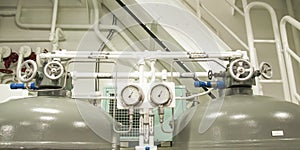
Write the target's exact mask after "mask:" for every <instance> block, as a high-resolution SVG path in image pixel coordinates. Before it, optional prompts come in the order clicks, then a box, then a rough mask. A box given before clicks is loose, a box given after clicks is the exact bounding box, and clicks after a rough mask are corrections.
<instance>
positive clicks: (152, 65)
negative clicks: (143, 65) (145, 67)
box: [150, 60, 156, 83]
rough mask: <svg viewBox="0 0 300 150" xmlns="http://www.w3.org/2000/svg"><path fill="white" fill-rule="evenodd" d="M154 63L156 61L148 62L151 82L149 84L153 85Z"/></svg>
mask: <svg viewBox="0 0 300 150" xmlns="http://www.w3.org/2000/svg"><path fill="white" fill-rule="evenodd" d="M155 61H156V60H151V61H150V69H151V71H150V72H151V80H150V83H153V82H154V81H155Z"/></svg>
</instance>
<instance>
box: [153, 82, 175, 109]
mask: <svg viewBox="0 0 300 150" xmlns="http://www.w3.org/2000/svg"><path fill="white" fill-rule="evenodd" d="M150 99H151V101H152V102H153V103H155V104H157V105H164V104H167V103H168V102H169V101H170V100H171V99H172V96H171V92H170V90H169V88H168V87H167V86H166V85H164V84H158V85H156V86H154V87H153V88H152V90H151V93H150Z"/></svg>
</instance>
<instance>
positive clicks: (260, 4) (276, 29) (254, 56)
mask: <svg viewBox="0 0 300 150" xmlns="http://www.w3.org/2000/svg"><path fill="white" fill-rule="evenodd" d="M257 6H258V7H263V8H265V9H266V10H268V12H269V13H270V16H271V21H272V27H273V32H274V38H275V41H276V50H277V55H278V56H277V57H278V62H279V68H280V74H281V79H282V80H283V81H287V80H288V78H287V72H286V67H285V62H284V56H283V54H282V45H281V39H280V34H279V27H278V24H277V23H278V21H277V17H276V13H275V11H274V9H273V8H272V7H271V6H270V5H268V4H267V3H264V2H252V3H249V4H248V5H247V6H246V8H245V24H246V30H247V38H248V45H249V50H250V51H249V53H250V60H251V63H252V64H253V65H254V67H255V69H258V68H259V65H258V60H257V53H256V49H255V47H254V36H253V30H252V26H251V19H250V10H251V8H253V7H257ZM256 85H257V86H258V89H254V90H256V91H255V92H256V93H257V94H262V89H261V85H260V83H259V82H258V81H257V80H256ZM283 92H284V98H285V100H290V98H291V97H290V90H289V85H288V83H287V82H283Z"/></svg>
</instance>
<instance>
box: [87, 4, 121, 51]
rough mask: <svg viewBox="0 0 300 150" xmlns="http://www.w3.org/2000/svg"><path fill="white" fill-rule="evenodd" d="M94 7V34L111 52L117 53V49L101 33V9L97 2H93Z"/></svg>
mask: <svg viewBox="0 0 300 150" xmlns="http://www.w3.org/2000/svg"><path fill="white" fill-rule="evenodd" d="M93 5H94V15H95V20H94V21H95V22H94V26H93V29H94V32H95V33H96V35H97V37H98V38H99V39H100V40H101V41H102V42H103V43H104V44H105V45H106V46H107V47H108V48H109V49H110V50H111V51H116V48H115V47H114V46H113V45H112V43H111V42H110V41H109V40H108V39H107V38H106V37H105V36H104V35H103V34H102V33H101V32H100V30H99V8H98V2H97V0H93Z"/></svg>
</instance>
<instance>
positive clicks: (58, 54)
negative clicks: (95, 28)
mask: <svg viewBox="0 0 300 150" xmlns="http://www.w3.org/2000/svg"><path fill="white" fill-rule="evenodd" d="M244 55H245V54H244V53H243V52H242V51H236V52H221V53H201V52H161V51H144V52H134V51H131V52H128V51H127V52H120V51H115V52H99V51H87V50H83V51H66V50H62V51H53V52H52V53H42V54H40V57H41V58H43V59H47V58H78V59H79V58H83V59H96V58H103V59H117V58H140V59H145V60H151V59H165V58H178V59H179V58H182V59H184V58H185V59H190V60H193V59H194V60H199V59H201V58H202V59H207V58H219V59H226V58H244V57H245V56H244Z"/></svg>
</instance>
